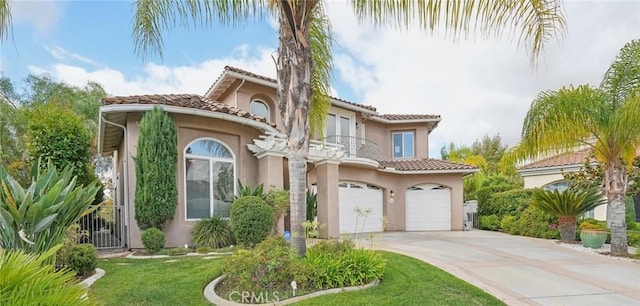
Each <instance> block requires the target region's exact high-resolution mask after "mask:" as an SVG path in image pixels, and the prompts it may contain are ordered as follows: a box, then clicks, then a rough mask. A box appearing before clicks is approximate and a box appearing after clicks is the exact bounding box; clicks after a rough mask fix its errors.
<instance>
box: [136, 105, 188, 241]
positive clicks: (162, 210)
mask: <svg viewBox="0 0 640 306" xmlns="http://www.w3.org/2000/svg"><path fill="white" fill-rule="evenodd" d="M139 129H140V134H139V136H138V152H137V155H136V157H135V164H136V198H135V218H136V221H137V222H138V226H139V227H140V228H141V229H143V230H144V229H148V228H151V227H157V228H160V229H162V228H163V227H164V225H165V224H166V223H167V221H168V220H170V219H171V218H172V217H173V215H174V214H175V211H176V206H177V205H178V188H177V182H176V167H177V164H178V138H177V128H176V124H175V123H174V122H173V120H172V119H171V117H169V115H168V114H167V113H165V112H164V111H163V110H162V109H161V108H159V107H155V108H154V109H153V110H151V111H148V112H147V113H146V114H145V115H144V117H143V118H142V120H141V121H140V125H139Z"/></svg>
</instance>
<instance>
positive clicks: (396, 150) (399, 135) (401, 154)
mask: <svg viewBox="0 0 640 306" xmlns="http://www.w3.org/2000/svg"><path fill="white" fill-rule="evenodd" d="M391 137H392V138H393V158H412V157H414V156H415V153H414V152H415V149H414V148H415V144H414V143H415V133H414V132H413V131H406V132H394V133H392V134H391Z"/></svg>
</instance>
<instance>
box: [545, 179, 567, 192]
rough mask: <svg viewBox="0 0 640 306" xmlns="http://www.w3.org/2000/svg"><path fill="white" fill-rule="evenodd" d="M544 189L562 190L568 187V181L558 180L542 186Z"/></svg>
mask: <svg viewBox="0 0 640 306" xmlns="http://www.w3.org/2000/svg"><path fill="white" fill-rule="evenodd" d="M543 188H544V190H549V191H554V190H557V191H559V192H563V191H565V190H567V188H569V181H559V182H554V183H551V184H547V185H545V186H544V187H543Z"/></svg>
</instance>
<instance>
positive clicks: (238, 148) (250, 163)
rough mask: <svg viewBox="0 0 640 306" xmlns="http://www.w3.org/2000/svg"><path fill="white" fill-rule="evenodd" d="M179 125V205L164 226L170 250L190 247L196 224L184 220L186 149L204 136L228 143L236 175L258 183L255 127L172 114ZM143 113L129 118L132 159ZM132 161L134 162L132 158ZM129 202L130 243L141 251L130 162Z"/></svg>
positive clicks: (257, 133) (256, 134)
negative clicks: (252, 149)
mask: <svg viewBox="0 0 640 306" xmlns="http://www.w3.org/2000/svg"><path fill="white" fill-rule="evenodd" d="M172 117H173V118H174V120H175V122H176V125H177V126H178V171H176V178H177V181H178V206H177V208H176V214H175V217H174V218H173V219H172V220H171V221H169V222H168V224H167V225H166V226H165V229H164V232H165V235H166V239H167V243H166V246H167V247H177V246H183V245H184V244H191V237H190V231H191V228H192V227H193V225H194V224H195V223H196V222H195V221H186V220H185V193H184V190H185V186H184V149H185V148H186V146H187V145H188V144H189V143H190V142H192V141H194V140H196V139H198V138H201V137H210V138H214V139H216V140H219V141H221V142H223V143H224V144H226V145H227V146H228V147H229V148H230V149H231V150H232V151H233V154H234V156H235V158H236V164H235V167H236V176H237V179H240V180H241V181H242V182H243V183H246V182H248V183H249V184H250V185H252V186H253V185H256V184H257V183H258V169H259V164H258V160H257V159H256V158H255V157H254V156H253V154H252V153H251V152H250V151H249V150H248V149H247V144H248V143H250V142H252V141H253V139H255V138H257V137H258V135H259V134H260V133H259V131H257V130H256V129H254V128H251V127H248V126H245V125H241V124H237V123H231V122H227V121H222V120H216V119H211V118H205V117H199V116H192V115H176V114H172ZM140 118H141V116H140V114H133V115H131V116H129V119H128V122H127V123H128V125H127V127H128V135H129V139H128V143H129V150H130V151H129V152H130V155H131V156H135V154H136V150H135V149H136V143H137V140H138V129H137V123H138V122H139V120H140ZM130 160H131V159H130ZM129 177H130V180H129V203H130V208H129V211H130V216H131V218H130V230H129V233H130V239H131V240H130V241H131V245H130V247H131V248H142V247H143V245H142V242H141V241H140V234H141V231H140V229H139V228H138V225H137V223H136V222H135V218H134V217H133V216H134V214H135V186H136V185H135V165H134V163H133V161H132V160H131V163H130V167H129Z"/></svg>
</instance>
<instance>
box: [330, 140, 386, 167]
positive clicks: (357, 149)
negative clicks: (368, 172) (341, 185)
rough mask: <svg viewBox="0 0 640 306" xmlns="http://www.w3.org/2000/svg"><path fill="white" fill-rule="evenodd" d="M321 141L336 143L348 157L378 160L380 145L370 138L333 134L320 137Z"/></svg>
mask: <svg viewBox="0 0 640 306" xmlns="http://www.w3.org/2000/svg"><path fill="white" fill-rule="evenodd" d="M320 142H322V143H331V144H336V145H337V146H338V147H339V148H340V149H341V150H342V151H343V152H345V153H346V156H347V157H355V158H364V159H370V160H374V161H377V160H378V145H377V144H376V143H375V142H373V141H371V140H368V139H364V138H357V137H351V136H340V135H333V136H327V137H325V138H323V139H320Z"/></svg>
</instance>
